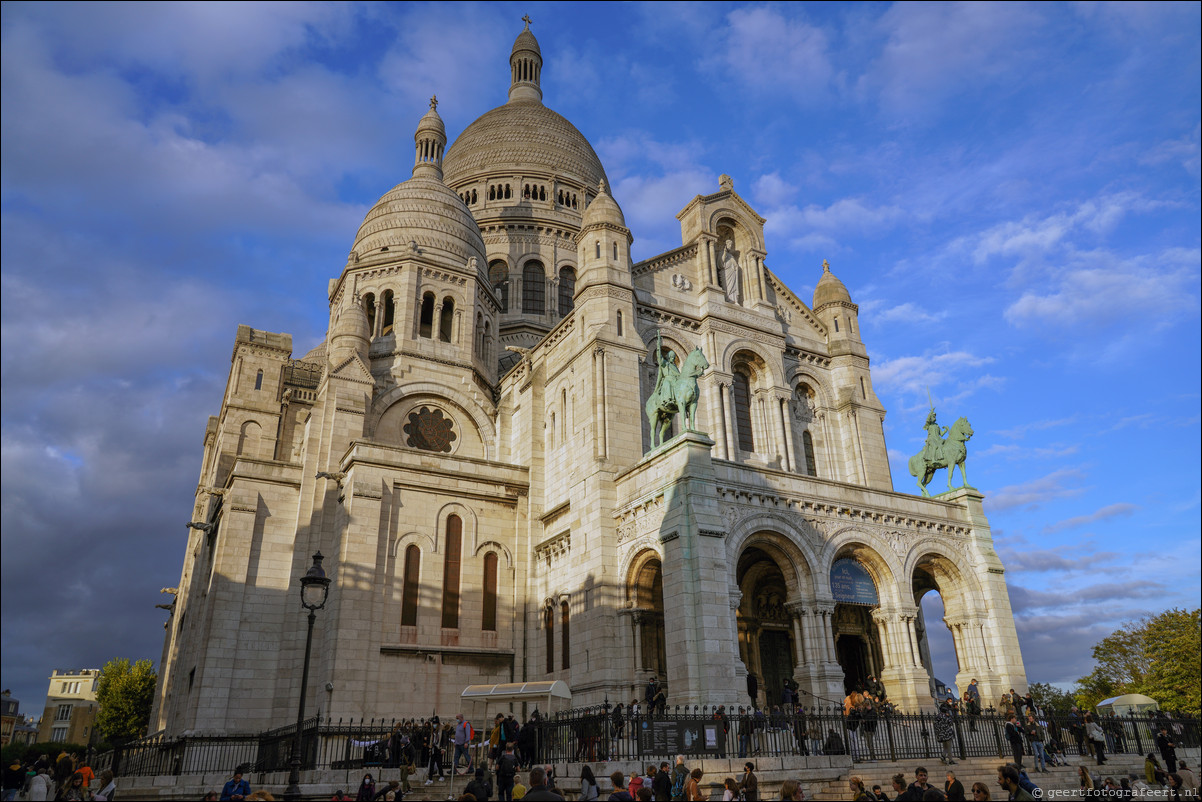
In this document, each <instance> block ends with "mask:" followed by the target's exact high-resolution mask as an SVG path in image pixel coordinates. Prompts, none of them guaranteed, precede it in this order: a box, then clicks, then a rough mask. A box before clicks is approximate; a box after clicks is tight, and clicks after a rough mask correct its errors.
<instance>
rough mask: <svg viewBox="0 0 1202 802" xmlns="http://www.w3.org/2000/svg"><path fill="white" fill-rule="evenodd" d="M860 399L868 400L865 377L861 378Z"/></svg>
mask: <svg viewBox="0 0 1202 802" xmlns="http://www.w3.org/2000/svg"><path fill="white" fill-rule="evenodd" d="M860 398H863V399H864V400H868V391H867V390H865V389H864V377H863V376H861V377H860Z"/></svg>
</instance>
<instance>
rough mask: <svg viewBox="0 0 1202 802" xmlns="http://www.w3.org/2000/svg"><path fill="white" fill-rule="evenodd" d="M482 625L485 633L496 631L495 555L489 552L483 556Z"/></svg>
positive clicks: (493, 552)
mask: <svg viewBox="0 0 1202 802" xmlns="http://www.w3.org/2000/svg"><path fill="white" fill-rule="evenodd" d="M482 613H483V623H482V624H481V626H480V628H481V629H483V630H484V631H485V632H496V631H497V553H496V552H495V551H490V552H489V553H488V554H485V555H484V604H483V610H482Z"/></svg>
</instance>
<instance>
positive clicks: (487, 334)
mask: <svg viewBox="0 0 1202 802" xmlns="http://www.w3.org/2000/svg"><path fill="white" fill-rule="evenodd" d="M481 355H482V356H483V358H484V361H485V362H487V361H488V360H490V359H492V324H491V323H489V322H488V321H487V320H486V321H484V350H483V351H482V352H481Z"/></svg>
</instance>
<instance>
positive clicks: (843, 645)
mask: <svg viewBox="0 0 1202 802" xmlns="http://www.w3.org/2000/svg"><path fill="white" fill-rule="evenodd" d="M831 593H832V595H833V596H834V598H835V616H834V621H833V624H832V627H831V628H832V630H833V631H834V636H835V659H836V660H837V661H838V662H839V667H840V668H842V669H843V690H844V693H851V692H852V691H853V690H864V689H866V688H867V687H868V681H869V678H870V677H875V678H877V679H880V676H881V672H882V670H883V668H884V666H885V658H884V652H883V651H882V649H881V636H880V632H879V630H878V629H877V625H876V621H875V620H874V619H873V616H872V614H873V612H874V611H875V610H876V609H877V608H878V607H880V597H879V596H878V594H877V589H876V583H875V581H874V580H873V578H872V574H870V573H869V572H868V570H867V568H865V567H864V565H863V564H862V563H860V562H859V561H858V560H855V559H851V558H843V559H839V560H835V562H834V564H832V565H831Z"/></svg>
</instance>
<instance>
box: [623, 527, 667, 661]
mask: <svg viewBox="0 0 1202 802" xmlns="http://www.w3.org/2000/svg"><path fill="white" fill-rule="evenodd" d="M626 606H627V609H628V610H630V612H631V619H632V620H631V624H632V626H633V627H634V633H633V634H634V669H635V672H636V676H637V677H643V676H645V675H647V674H654V675H655V676H656V677H658V678H659V679H660V680H666V679H667V678H668V660H667V648H666V643H667V641H666V638H665V630H664V567H663V562H662V561H661V559H660V556H659V554H658V553H657V552H656V551H655V550H654V549H644V550H643V551H641V552H639V553H638V554H637V555H635V558H634V560H633V561H632V563H631V565H630V571H629V573H628V574H627V578H626Z"/></svg>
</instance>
